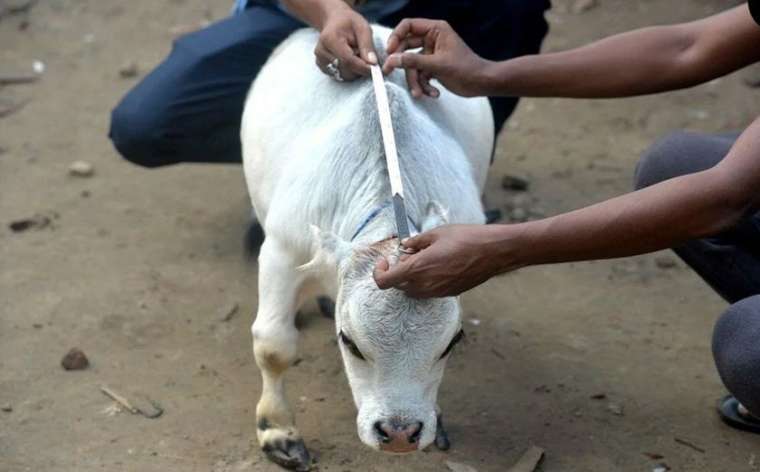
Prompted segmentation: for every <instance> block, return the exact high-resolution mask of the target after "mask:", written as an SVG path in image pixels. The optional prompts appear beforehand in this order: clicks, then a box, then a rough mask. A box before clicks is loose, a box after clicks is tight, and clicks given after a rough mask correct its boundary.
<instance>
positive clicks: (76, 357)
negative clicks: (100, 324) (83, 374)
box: [61, 347, 90, 370]
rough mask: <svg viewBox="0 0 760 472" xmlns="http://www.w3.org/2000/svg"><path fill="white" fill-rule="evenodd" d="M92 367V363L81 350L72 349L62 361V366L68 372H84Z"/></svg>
mask: <svg viewBox="0 0 760 472" xmlns="http://www.w3.org/2000/svg"><path fill="white" fill-rule="evenodd" d="M89 365H90V361H89V360H88V359H87V356H86V355H85V354H84V352H82V350H81V349H78V348H76V347H74V348H71V350H70V351H69V352H67V353H66V355H65V356H63V359H61V366H62V367H63V368H64V369H66V370H83V369H86V368H87V367H88V366H89Z"/></svg>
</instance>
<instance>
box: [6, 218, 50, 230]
mask: <svg viewBox="0 0 760 472" xmlns="http://www.w3.org/2000/svg"><path fill="white" fill-rule="evenodd" d="M51 222H52V221H51V219H50V218H49V217H47V216H45V215H34V216H33V217H31V218H24V219H22V220H16V221H11V222H10V223H9V224H8V227H9V228H10V230H11V231H13V232H14V233H21V232H24V231H27V230H30V229H38V230H39V229H44V228H47V227H48V226H50V223H51Z"/></svg>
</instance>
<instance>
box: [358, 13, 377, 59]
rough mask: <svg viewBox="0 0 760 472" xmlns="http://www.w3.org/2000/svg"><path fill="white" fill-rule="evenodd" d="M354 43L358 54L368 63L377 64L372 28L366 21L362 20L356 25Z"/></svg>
mask: <svg viewBox="0 0 760 472" xmlns="http://www.w3.org/2000/svg"><path fill="white" fill-rule="evenodd" d="M356 43H357V45H358V46H359V55H360V56H361V58H362V59H364V61H365V62H367V63H368V64H372V65H375V64H377V54H375V44H374V42H373V40H372V28H371V27H370V26H369V24H368V23H367V22H366V21H362V22H361V23H359V24H358V25H357V27H356Z"/></svg>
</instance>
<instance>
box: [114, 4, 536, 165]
mask: <svg viewBox="0 0 760 472" xmlns="http://www.w3.org/2000/svg"><path fill="white" fill-rule="evenodd" d="M548 7H549V1H548V0H489V1H485V0H480V1H477V0H412V1H410V2H409V4H408V5H407V6H406V7H404V8H403V9H402V10H400V11H398V12H396V13H394V14H393V15H391V16H389V17H385V18H381V19H380V20H379V22H380V23H381V24H383V25H386V26H395V25H396V24H397V23H398V22H399V21H401V19H403V18H409V17H425V18H434V19H445V20H447V21H448V22H449V23H450V24H451V25H452V26H453V27H454V29H456V30H457V32H458V33H459V34H460V35H461V36H462V37H463V38H464V40H465V41H466V42H467V43H468V44H469V45H470V47H471V48H472V49H473V50H474V51H475V52H477V53H478V54H480V55H481V56H483V57H485V58H487V59H492V60H497V59H498V60H504V59H509V58H512V57H515V56H520V55H525V54H532V53H537V52H538V51H539V49H540V47H541V42H542V40H543V38H544V36H545V35H546V32H547V29H548V27H547V23H546V21H545V20H544V11H545V10H546V9H547V8H548ZM303 26H304V25H303V24H302V23H300V22H299V21H297V20H296V19H294V18H292V17H291V16H288V15H287V14H286V13H284V12H283V11H281V10H280V9H278V8H276V7H272V6H267V5H254V6H253V7H251V8H248V9H247V10H245V11H243V12H241V13H238V14H236V15H234V16H232V17H230V18H227V19H224V20H221V21H219V22H217V23H214V24H212V25H211V26H209V27H207V28H205V29H203V30H200V31H197V32H194V33H191V34H188V35H186V36H184V37H182V38H180V39H178V40H177V41H176V42H175V43H174V47H173V49H172V52H171V54H169V56H168V57H167V58H166V59H165V60H164V61H163V62H162V63H161V64H159V65H158V67H156V69H155V70H153V71H152V72H151V73H150V74H148V75H147V76H146V77H145V78H144V79H143V80H142V81H141V82H140V83H139V84H137V86H136V87H135V88H133V89H132V90H130V91H129V92H128V93H127V95H126V96H125V97H124V98H123V99H122V101H121V102H120V103H119V104H118V105H117V106H116V108H115V109H114V110H113V113H112V118H111V130H110V133H109V135H110V137H111V140H112V141H113V143H114V146H115V147H116V149H117V150H118V151H119V153H120V154H121V155H122V156H123V157H124V158H126V159H127V160H129V161H131V162H134V163H135V164H139V165H142V166H146V167H157V166H163V165H167V164H175V163H179V162H233V163H234V162H240V161H241V152H240V139H239V136H240V118H241V116H242V111H243V105H244V102H245V96H246V94H247V92H248V89H249V88H250V85H251V82H252V81H253V80H254V78H255V77H256V74H257V73H258V71H259V70H260V69H261V67H262V65H263V64H264V63H265V62H266V60H267V58H268V57H269V55H270V53H271V52H272V50H273V49H274V48H275V47H276V46H277V45H278V44H280V43H281V42H282V41H283V40H284V39H285V38H286V37H287V36H288V35H290V33H292V32H293V31H294V30H296V29H298V28H301V27H303ZM490 101H491V107H492V110H493V114H494V120H495V122H496V129H497V131H498V130H499V129H500V128H501V127H502V125H503V124H504V122H505V121H506V119H507V118H508V117H509V115H510V114H511V113H512V111H513V110H514V108H515V106H516V105H517V99H516V98H508V97H507V98H504V97H502V98H491V99H490Z"/></svg>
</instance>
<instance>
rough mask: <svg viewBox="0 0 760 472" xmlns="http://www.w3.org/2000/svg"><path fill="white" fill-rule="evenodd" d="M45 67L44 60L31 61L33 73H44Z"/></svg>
mask: <svg viewBox="0 0 760 472" xmlns="http://www.w3.org/2000/svg"><path fill="white" fill-rule="evenodd" d="M45 69H46V67H45V63H44V62H42V61H39V60H37V61H34V62H32V70H34V72H35V73H37V74H44V73H45Z"/></svg>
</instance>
